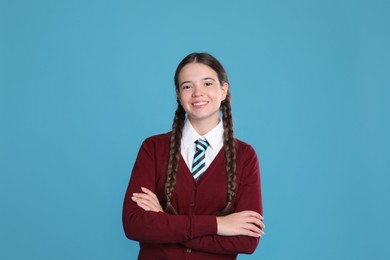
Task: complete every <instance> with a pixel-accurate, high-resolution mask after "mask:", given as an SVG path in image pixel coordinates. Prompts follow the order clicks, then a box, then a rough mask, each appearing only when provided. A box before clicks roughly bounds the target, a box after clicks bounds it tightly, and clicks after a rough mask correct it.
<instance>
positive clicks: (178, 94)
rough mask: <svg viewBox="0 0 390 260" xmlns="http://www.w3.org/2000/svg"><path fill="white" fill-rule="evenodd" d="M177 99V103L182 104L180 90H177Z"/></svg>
mask: <svg viewBox="0 0 390 260" xmlns="http://www.w3.org/2000/svg"><path fill="white" fill-rule="evenodd" d="M176 98H177V101H178V102H179V103H180V104H181V99H180V92H179V90H176Z"/></svg>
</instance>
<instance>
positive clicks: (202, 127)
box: [188, 118, 220, 136]
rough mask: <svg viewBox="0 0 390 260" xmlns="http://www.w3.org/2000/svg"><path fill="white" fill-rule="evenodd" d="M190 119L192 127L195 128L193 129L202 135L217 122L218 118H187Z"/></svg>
mask: <svg viewBox="0 0 390 260" xmlns="http://www.w3.org/2000/svg"><path fill="white" fill-rule="evenodd" d="M188 120H190V122H191V125H192V127H193V128H194V129H195V131H196V132H197V133H198V134H199V135H201V136H203V135H205V134H207V133H208V132H210V131H211V130H212V129H213V128H214V127H216V126H217V125H218V123H219V121H220V120H219V118H217V119H210V120H194V119H191V118H188Z"/></svg>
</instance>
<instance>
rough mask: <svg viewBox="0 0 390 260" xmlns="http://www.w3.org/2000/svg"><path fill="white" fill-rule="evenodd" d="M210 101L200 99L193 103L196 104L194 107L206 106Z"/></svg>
mask: <svg viewBox="0 0 390 260" xmlns="http://www.w3.org/2000/svg"><path fill="white" fill-rule="evenodd" d="M208 103H209V102H207V101H199V102H194V103H192V105H193V106H194V107H202V106H205V105H207V104H208Z"/></svg>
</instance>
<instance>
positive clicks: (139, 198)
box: [131, 187, 164, 212]
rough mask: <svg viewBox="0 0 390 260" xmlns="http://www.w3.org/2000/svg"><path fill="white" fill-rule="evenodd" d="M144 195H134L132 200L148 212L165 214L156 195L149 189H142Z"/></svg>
mask: <svg viewBox="0 0 390 260" xmlns="http://www.w3.org/2000/svg"><path fill="white" fill-rule="evenodd" d="M141 190H142V191H143V193H133V196H132V197H131V199H132V200H133V201H134V202H135V203H137V205H138V206H139V207H141V208H143V209H144V210H146V211H154V212H164V211H163V209H162V207H161V205H160V202H159V201H158V198H157V196H156V194H154V193H153V192H152V191H150V190H148V189H147V188H144V187H141Z"/></svg>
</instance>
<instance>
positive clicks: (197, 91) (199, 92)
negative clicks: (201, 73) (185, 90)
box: [192, 85, 203, 97]
mask: <svg viewBox="0 0 390 260" xmlns="http://www.w3.org/2000/svg"><path fill="white" fill-rule="evenodd" d="M202 95H203V94H202V90H201V88H200V86H199V85H195V86H194V91H193V92H192V96H193V97H199V96H202Z"/></svg>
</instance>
